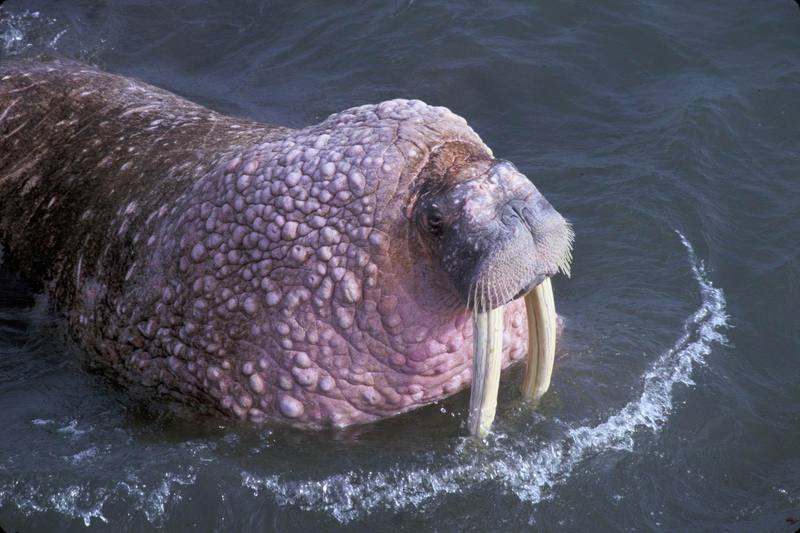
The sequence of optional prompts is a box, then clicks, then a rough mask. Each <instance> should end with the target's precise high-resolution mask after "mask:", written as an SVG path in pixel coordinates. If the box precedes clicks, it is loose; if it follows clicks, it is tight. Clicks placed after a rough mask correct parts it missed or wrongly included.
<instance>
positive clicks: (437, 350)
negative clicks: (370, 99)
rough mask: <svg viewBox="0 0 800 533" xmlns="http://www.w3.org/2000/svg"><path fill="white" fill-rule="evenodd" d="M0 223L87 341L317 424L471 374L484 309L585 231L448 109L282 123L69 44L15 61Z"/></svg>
mask: <svg viewBox="0 0 800 533" xmlns="http://www.w3.org/2000/svg"><path fill="white" fill-rule="evenodd" d="M0 198H2V199H3V204H2V207H0V243H2V244H3V245H4V247H5V250H6V255H7V257H6V260H7V261H8V262H9V263H11V264H12V265H13V266H15V267H16V268H18V269H19V270H20V271H22V272H23V273H24V274H25V275H27V276H28V277H29V278H31V279H34V280H39V281H41V282H42V283H43V284H44V287H45V289H46V291H47V293H48V295H49V296H50V297H51V300H52V302H53V304H54V306H55V307H56V308H57V309H59V310H60V311H61V312H63V313H64V315H65V317H66V320H67V321H68V325H69V330H70V331H71V332H72V335H73V336H74V338H75V339H76V340H77V342H78V343H79V344H80V346H81V347H82V348H83V349H84V351H85V352H86V353H87V354H88V356H89V358H90V360H91V361H92V362H93V363H97V365H98V366H100V367H101V368H104V369H107V370H108V371H109V373H110V374H111V375H113V376H116V377H117V378H119V379H120V380H121V381H123V382H127V383H135V384H139V385H145V386H147V387H151V388H152V389H153V390H154V391H155V392H157V393H158V394H164V395H170V396H173V397H176V398H179V399H180V400H182V401H185V402H188V403H190V404H193V405H197V406H200V407H202V408H204V409H210V410H212V411H218V412H221V413H224V414H227V415H231V416H235V417H239V418H242V419H248V420H252V421H264V420H275V421H281V422H285V423H289V424H292V425H295V426H300V427H309V428H317V427H324V426H329V425H333V426H347V425H351V424H359V423H365V422H370V421H373V420H377V419H380V418H383V417H386V416H391V415H394V414H397V413H401V412H404V411H408V410H411V409H414V408H417V407H419V406H422V405H425V404H428V403H430V402H432V401H435V400H437V399H440V398H442V397H445V396H448V395H450V394H453V393H455V392H457V391H459V390H461V389H463V388H465V387H467V386H469V384H470V382H471V379H472V375H471V374H472V368H471V361H472V325H471V320H470V317H471V310H470V309H471V308H475V307H477V308H479V309H482V310H486V309H491V308H495V307H498V306H500V305H506V307H505V328H504V334H503V335H504V341H503V346H504V347H503V366H507V365H508V364H510V363H512V362H513V361H516V360H519V359H522V358H524V356H525V351H526V346H527V326H526V319H525V307H524V304H523V303H522V301H521V300H515V298H518V297H519V296H521V295H522V294H524V293H525V292H527V291H528V290H529V289H530V288H531V287H533V286H534V285H536V284H538V283H539V282H541V280H542V279H544V278H545V277H546V276H550V275H553V274H555V273H556V272H557V271H558V270H559V269H565V268H566V266H565V265H566V264H567V263H568V257H569V243H570V241H571V233H570V230H569V227H568V225H567V224H566V222H565V221H564V219H563V218H562V217H561V216H560V215H559V214H558V213H557V212H556V211H555V210H554V209H553V208H552V206H550V204H549V203H548V202H547V201H546V200H545V199H544V197H543V196H542V195H541V194H540V193H539V192H538V191H537V190H536V188H535V187H534V186H533V184H532V183H531V182H530V181H529V180H528V179H527V178H526V177H525V176H523V175H522V174H520V173H519V172H518V171H517V170H516V169H515V168H514V167H513V165H511V164H510V163H508V162H503V161H498V160H496V159H495V158H494V156H493V155H492V152H491V150H490V149H489V148H488V147H486V146H485V145H484V144H483V142H482V141H481V140H480V138H479V137H478V136H477V135H476V134H475V133H474V132H473V131H472V129H471V128H470V127H469V126H468V125H467V123H466V121H465V120H464V119H462V118H461V117H458V116H456V115H454V114H453V113H451V112H450V111H449V110H447V109H445V108H442V107H432V106H428V105H426V104H424V103H422V102H419V101H413V100H411V101H408V100H391V101H388V102H383V103H381V104H378V105H366V106H361V107H356V108H352V109H348V110H345V111H342V112H340V113H337V114H334V115H331V116H330V117H329V118H328V119H326V120H325V121H323V122H321V123H320V124H317V125H313V126H309V127H307V128H303V129H288V128H281V127H273V126H269V125H265V124H260V123H255V122H252V121H248V120H243V119H238V118H232V117H227V116H223V115H220V114H218V113H215V112H213V111H210V110H208V109H206V108H204V107H201V106H199V105H196V104H193V103H191V102H188V101H186V100H183V99H181V98H179V97H177V96H175V95H173V94H171V93H168V92H166V91H163V90H160V89H157V88H154V87H151V86H149V85H146V84H144V83H142V82H139V81H135V80H131V79H128V78H123V77H120V76H115V75H112V74H107V73H103V72H101V71H98V70H96V69H94V68H92V67H89V66H86V65H83V64H80V63H76V62H71V61H64V60H50V61H17V62H8V63H0Z"/></svg>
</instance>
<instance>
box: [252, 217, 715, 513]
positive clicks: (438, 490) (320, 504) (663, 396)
mask: <svg viewBox="0 0 800 533" xmlns="http://www.w3.org/2000/svg"><path fill="white" fill-rule="evenodd" d="M676 233H677V234H678V236H679V238H680V240H681V243H682V244H683V246H684V247H685V248H686V251H687V254H688V258H689V265H690V267H691V271H692V275H693V277H694V279H695V281H696V282H697V284H698V287H699V290H700V296H701V304H700V307H699V308H698V309H697V310H696V311H695V312H694V313H693V314H692V315H691V316H690V317H688V318H687V319H686V321H685V322H684V327H683V334H682V335H681V336H680V338H679V339H678V340H677V341H676V342H675V344H674V345H673V346H672V347H671V348H670V349H668V350H667V351H666V352H664V353H663V354H661V356H660V357H659V358H658V359H657V360H656V361H655V363H654V364H653V365H652V367H651V368H650V370H649V371H648V372H647V373H646V374H645V375H644V377H643V381H644V383H643V386H642V392H641V394H640V395H639V397H638V398H636V399H635V400H632V401H631V402H629V403H628V404H627V405H625V406H624V407H623V408H622V409H620V410H619V411H618V412H616V413H615V414H613V415H611V416H610V417H608V418H607V419H606V420H605V421H603V422H602V423H600V424H597V425H594V426H590V425H587V426H579V427H574V428H568V429H567V431H566V432H565V434H564V436H563V437H562V439H561V440H559V441H557V442H551V443H549V444H547V445H545V446H544V447H543V449H536V450H532V449H531V446H530V443H528V442H526V443H515V442H514V440H513V439H510V438H503V437H502V436H500V437H499V438H498V437H496V438H495V440H494V441H493V442H492V443H491V446H490V447H489V448H488V449H487V450H485V451H482V452H478V453H468V452H463V451H462V452H460V453H458V454H456V456H455V457H454V458H451V459H450V461H451V464H449V465H448V466H445V467H427V466H423V467H420V468H417V469H413V470H409V469H408V468H403V467H400V466H397V467H394V468H391V469H388V470H387V471H384V472H359V471H353V472H347V473H344V474H337V475H334V476H330V477H327V478H324V479H321V480H304V481H289V480H285V479H283V478H282V477H281V476H279V475H271V476H259V475H256V474H253V473H250V472H243V473H242V483H243V485H244V486H245V487H248V488H249V489H251V490H252V491H253V493H254V494H255V495H256V496H258V495H259V494H260V493H261V492H262V491H266V492H268V493H269V494H270V495H271V497H272V498H274V499H275V500H276V501H277V503H278V504H281V505H294V506H297V507H300V508H302V509H304V510H313V511H317V512H319V511H323V512H326V513H328V514H330V515H331V516H332V517H334V518H335V519H336V520H338V521H340V522H342V523H347V522H351V521H353V520H356V519H359V518H362V517H364V516H366V515H369V514H371V513H372V512H375V511H379V510H393V511H398V510H402V509H405V508H417V509H418V508H420V507H424V506H425V505H430V504H433V503H435V502H436V501H437V500H438V499H440V498H441V497H443V496H446V495H448V494H454V493H461V492H464V491H466V490H469V489H470V488H471V487H476V486H477V485H479V484H481V483H485V482H488V481H491V482H494V483H496V484H498V485H499V486H500V487H502V488H503V489H505V490H507V491H508V492H510V493H513V494H514V495H516V496H517V497H518V498H519V499H520V500H521V501H524V502H528V503H531V504H536V503H538V502H540V501H542V500H544V499H546V498H548V497H549V496H550V495H551V493H552V488H553V487H554V486H556V485H558V484H560V483H563V482H564V481H565V480H566V479H568V478H569V476H570V474H571V472H572V471H573V469H574V468H575V467H576V466H577V465H578V464H579V463H580V462H581V461H582V460H584V459H585V458H587V457H589V456H590V455H591V454H595V453H598V452H603V451H608V450H632V449H633V446H634V444H635V439H634V437H635V435H636V433H637V431H640V430H647V431H650V432H652V433H656V432H658V431H659V430H660V429H661V428H662V427H663V426H664V424H665V423H666V420H667V417H668V416H669V414H670V413H671V412H672V410H673V389H674V386H675V385H676V384H678V383H683V384H686V385H692V384H693V381H692V377H691V374H692V370H693V368H694V366H696V365H703V364H705V357H706V356H707V355H708V354H709V353H710V352H711V348H712V346H713V345H714V344H715V343H716V344H723V343H725V342H727V339H726V338H725V336H724V335H723V334H722V333H721V330H723V329H724V328H726V327H727V326H728V317H727V315H726V313H725V307H726V302H725V296H724V294H723V291H722V289H719V288H716V287H714V286H713V284H712V283H711V281H709V280H708V276H707V273H706V271H705V267H704V265H703V263H702V262H700V261H698V260H697V258H696V256H695V252H694V248H693V247H692V245H691V243H690V242H689V241H688V240H687V239H686V237H684V236H683V234H681V233H680V232H676Z"/></svg>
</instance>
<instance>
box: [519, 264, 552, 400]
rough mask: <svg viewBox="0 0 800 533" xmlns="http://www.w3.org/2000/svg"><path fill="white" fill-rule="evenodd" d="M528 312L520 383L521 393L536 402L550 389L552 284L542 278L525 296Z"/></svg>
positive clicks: (548, 279)
mask: <svg viewBox="0 0 800 533" xmlns="http://www.w3.org/2000/svg"><path fill="white" fill-rule="evenodd" d="M525 310H526V311H527V314H528V359H527V363H528V368H527V370H526V371H525V378H524V380H523V382H522V396H523V397H524V398H527V399H529V400H533V401H537V400H539V399H540V398H541V397H542V396H544V393H545V392H547V389H548V388H550V377H551V376H552V375H553V361H554V360H555V354H556V306H555V303H554V301H553V286H552V284H551V283H550V278H545V280H544V281H543V282H541V283H540V284H539V285H537V286H536V287H535V288H534V289H533V290H532V291H531V292H529V293H528V294H527V295H525Z"/></svg>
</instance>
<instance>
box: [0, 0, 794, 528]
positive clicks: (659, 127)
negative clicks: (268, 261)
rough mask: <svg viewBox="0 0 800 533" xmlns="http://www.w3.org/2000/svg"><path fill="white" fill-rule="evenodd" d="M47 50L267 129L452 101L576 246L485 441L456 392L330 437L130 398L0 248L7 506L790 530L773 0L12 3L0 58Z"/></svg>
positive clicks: (782, 88) (455, 524)
mask: <svg viewBox="0 0 800 533" xmlns="http://www.w3.org/2000/svg"><path fill="white" fill-rule="evenodd" d="M301 4H302V5H301ZM41 52H50V53H56V54H60V55H65V56H69V57H76V58H79V59H83V60H85V61H89V62H92V63H95V64H97V65H99V66H101V67H102V68H104V69H107V70H110V71H113V72H118V73H122V74H126V75H130V76H135V77H138V78H141V79H143V80H145V81H148V82H150V83H152V84H155V85H158V86H161V87H165V88H167V89H170V90H172V91H174V92H176V93H178V94H181V95H183V96H186V97H188V98H190V99H192V100H195V101H198V102H200V103H203V104H205V105H207V106H210V107H212V108H214V109H217V110H220V111H223V112H227V113H231V114H236V115H242V116H248V117H253V118H256V119H259V120H263V121H267V122H271V123H277V124H283V125H289V126H303V125H307V124H311V123H314V122H317V121H320V120H321V119H323V118H324V117H326V116H327V115H328V114H330V113H333V112H336V111H340V110H342V109H344V108H347V107H350V106H354V105H360V104H364V103H372V102H378V101H381V100H384V99H389V98H396V97H409V98H411V97H413V98H419V99H422V100H424V101H426V102H428V103H431V104H437V105H444V106H447V107H449V108H451V109H452V110H453V111H455V112H456V113H458V114H460V115H462V116H464V117H465V118H466V119H467V120H468V121H469V123H470V124H471V125H472V127H473V128H474V129H475V130H476V131H477V132H478V133H479V134H480V135H481V136H482V138H483V139H484V141H485V142H486V143H487V144H488V145H489V146H491V147H492V148H493V150H494V152H495V154H497V155H498V156H499V157H502V158H505V159H509V160H511V161H513V162H514V163H515V164H516V166H517V167H518V168H519V169H520V170H521V171H523V172H524V173H526V174H527V175H528V176H529V177H530V178H531V179H532V180H533V181H534V182H535V183H536V185H537V186H538V187H539V189H540V190H541V191H543V192H544V194H545V195H546V196H547V197H548V199H549V200H550V201H551V203H553V204H554V205H555V206H556V208H558V209H559V211H561V213H563V214H564V215H565V216H566V217H568V218H569V219H570V221H571V222H572V223H573V225H574V228H575V233H576V247H575V260H574V266H573V277H572V279H569V280H568V279H564V278H560V279H557V280H555V291H556V304H557V308H558V310H559V312H560V313H561V314H562V315H563V316H564V317H565V319H566V327H565V330H564V333H563V335H562V337H561V339H560V341H559V347H558V353H557V361H556V369H555V374H554V381H553V385H552V388H551V392H550V393H549V394H548V395H547V397H546V398H545V401H544V404H543V405H542V406H541V408H540V409H539V411H538V412H533V411H531V410H530V408H529V407H527V406H525V405H523V404H522V403H521V402H520V401H519V397H518V393H517V392H516V387H517V385H516V384H517V383H518V378H519V376H518V375H515V372H512V373H511V375H509V376H507V377H506V378H505V381H504V385H503V391H502V393H501V402H500V409H499V412H498V419H497V422H496V431H495V434H494V435H493V436H492V438H491V439H490V440H489V443H488V445H486V446H483V447H480V446H474V445H473V444H471V443H470V442H469V441H468V440H466V439H463V438H462V435H463V421H464V419H465V414H466V413H465V411H466V403H467V395H466V394H461V395H458V396H456V397H454V398H451V399H449V400H447V401H445V402H442V403H441V404H439V405H435V406H431V407H429V408H426V409H423V410H420V411H417V412H414V413H411V414H408V415H404V416H402V417H399V418H396V419H392V420H388V421H385V422H382V423H380V424H376V425H373V426H369V427H364V428H360V429H358V430H354V431H348V432H340V433H332V432H323V433H304V432H298V431H287V430H271V429H269V428H252V427H248V426H242V425H238V424H233V423H227V422H224V421H220V420H202V419H201V420H198V419H193V418H191V417H175V416H172V415H159V416H153V414H152V413H150V412H148V411H144V410H142V409H141V407H140V406H136V405H135V404H131V402H130V401H128V400H127V399H126V395H125V394H124V393H122V392H120V391H118V390H115V389H114V388H112V387H110V386H109V385H107V384H106V383H104V382H103V381H102V380H101V379H100V378H99V377H98V376H96V375H90V374H87V373H86V372H84V370H83V369H82V368H81V366H80V365H79V364H78V363H77V357H76V356H75V354H74V353H71V352H70V350H69V349H68V348H67V347H65V344H64V343H63V342H61V341H60V340H59V339H60V338H62V337H61V335H60V331H59V328H60V326H59V322H58V320H57V317H55V316H54V315H52V314H51V313H50V312H48V311H47V305H46V302H45V301H44V299H43V298H42V297H41V296H40V295H37V294H36V293H35V292H34V291H32V290H31V289H30V288H28V287H27V286H26V285H25V284H24V283H23V282H21V281H20V280H19V279H18V278H17V277H16V276H14V275H13V273H11V272H8V271H3V270H0V527H2V528H5V529H6V530H8V531H13V530H19V531H21V532H29V531H48V532H51V531H83V530H86V529H93V530H104V531H140V530H148V529H153V528H164V529H168V530H185V529H189V528H195V529H197V530H200V531H263V530H276V531H308V530H312V529H311V528H316V529H317V530H335V529H349V530H364V531H401V530H408V531H417V530H420V529H422V530H441V531H457V530H478V529H481V530H490V531H495V530H507V531H518V530H525V529H534V530H576V531H577V530H581V531H584V530H626V531H627V530H630V531H648V530H666V531H698V530H700V531H708V530H726V531H748V532H749V531H778V532H784V531H786V532H790V531H795V530H796V529H797V528H798V527H800V522H797V523H793V522H792V521H793V520H800V304H798V300H799V299H800V9H798V5H797V4H796V3H795V2H792V1H790V0H781V1H777V0H776V1H767V0H761V1H758V2H754V1H750V2H745V1H726V2H722V1H708V2H694V1H682V0H681V1H670V2H659V1H655V0H641V1H638V2H621V1H617V0H602V1H600V2H591V3H588V2H575V1H569V0H562V1H559V2H549V1H544V0H541V1H536V2H516V3H514V2H496V3H491V4H489V3H481V4H478V3H466V2H465V3H463V4H457V3H455V2H422V1H415V2H360V3H357V4H353V5H351V6H344V5H334V3H330V2H316V3H312V2H307V3H294V2H291V3H288V2H287V3H284V4H281V3H272V2H223V1H222V0H217V1H195V2H189V1H186V0H179V1H166V0H162V1H158V2H156V1H146V0H118V1H113V0H108V1H101V0H81V1H74V2H62V1H58V2H56V1H50V2H47V1H39V0H8V1H7V2H6V3H5V4H4V5H3V6H2V7H0V55H2V56H3V57H7V56H14V55H30V54H35V53H41ZM0 201H2V199H0Z"/></svg>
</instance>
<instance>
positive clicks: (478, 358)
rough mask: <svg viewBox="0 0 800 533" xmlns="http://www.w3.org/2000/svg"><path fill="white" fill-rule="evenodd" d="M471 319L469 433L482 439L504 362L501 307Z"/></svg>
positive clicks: (494, 405)
mask: <svg viewBox="0 0 800 533" xmlns="http://www.w3.org/2000/svg"><path fill="white" fill-rule="evenodd" d="M472 318H473V321H472V322H473V333H472V338H473V346H474V349H473V360H472V392H471V394H470V397H469V421H468V422H467V424H468V426H469V432H470V434H471V435H476V436H478V437H484V436H486V434H487V433H489V430H490V429H491V427H492V422H493V421H494V415H495V411H496V410H497V391H498V389H499V387H500V367H501V363H502V358H503V307H502V306H500V307H497V308H495V309H492V310H491V311H488V312H477V311H476V312H475V313H474V314H473V316H472Z"/></svg>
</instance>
